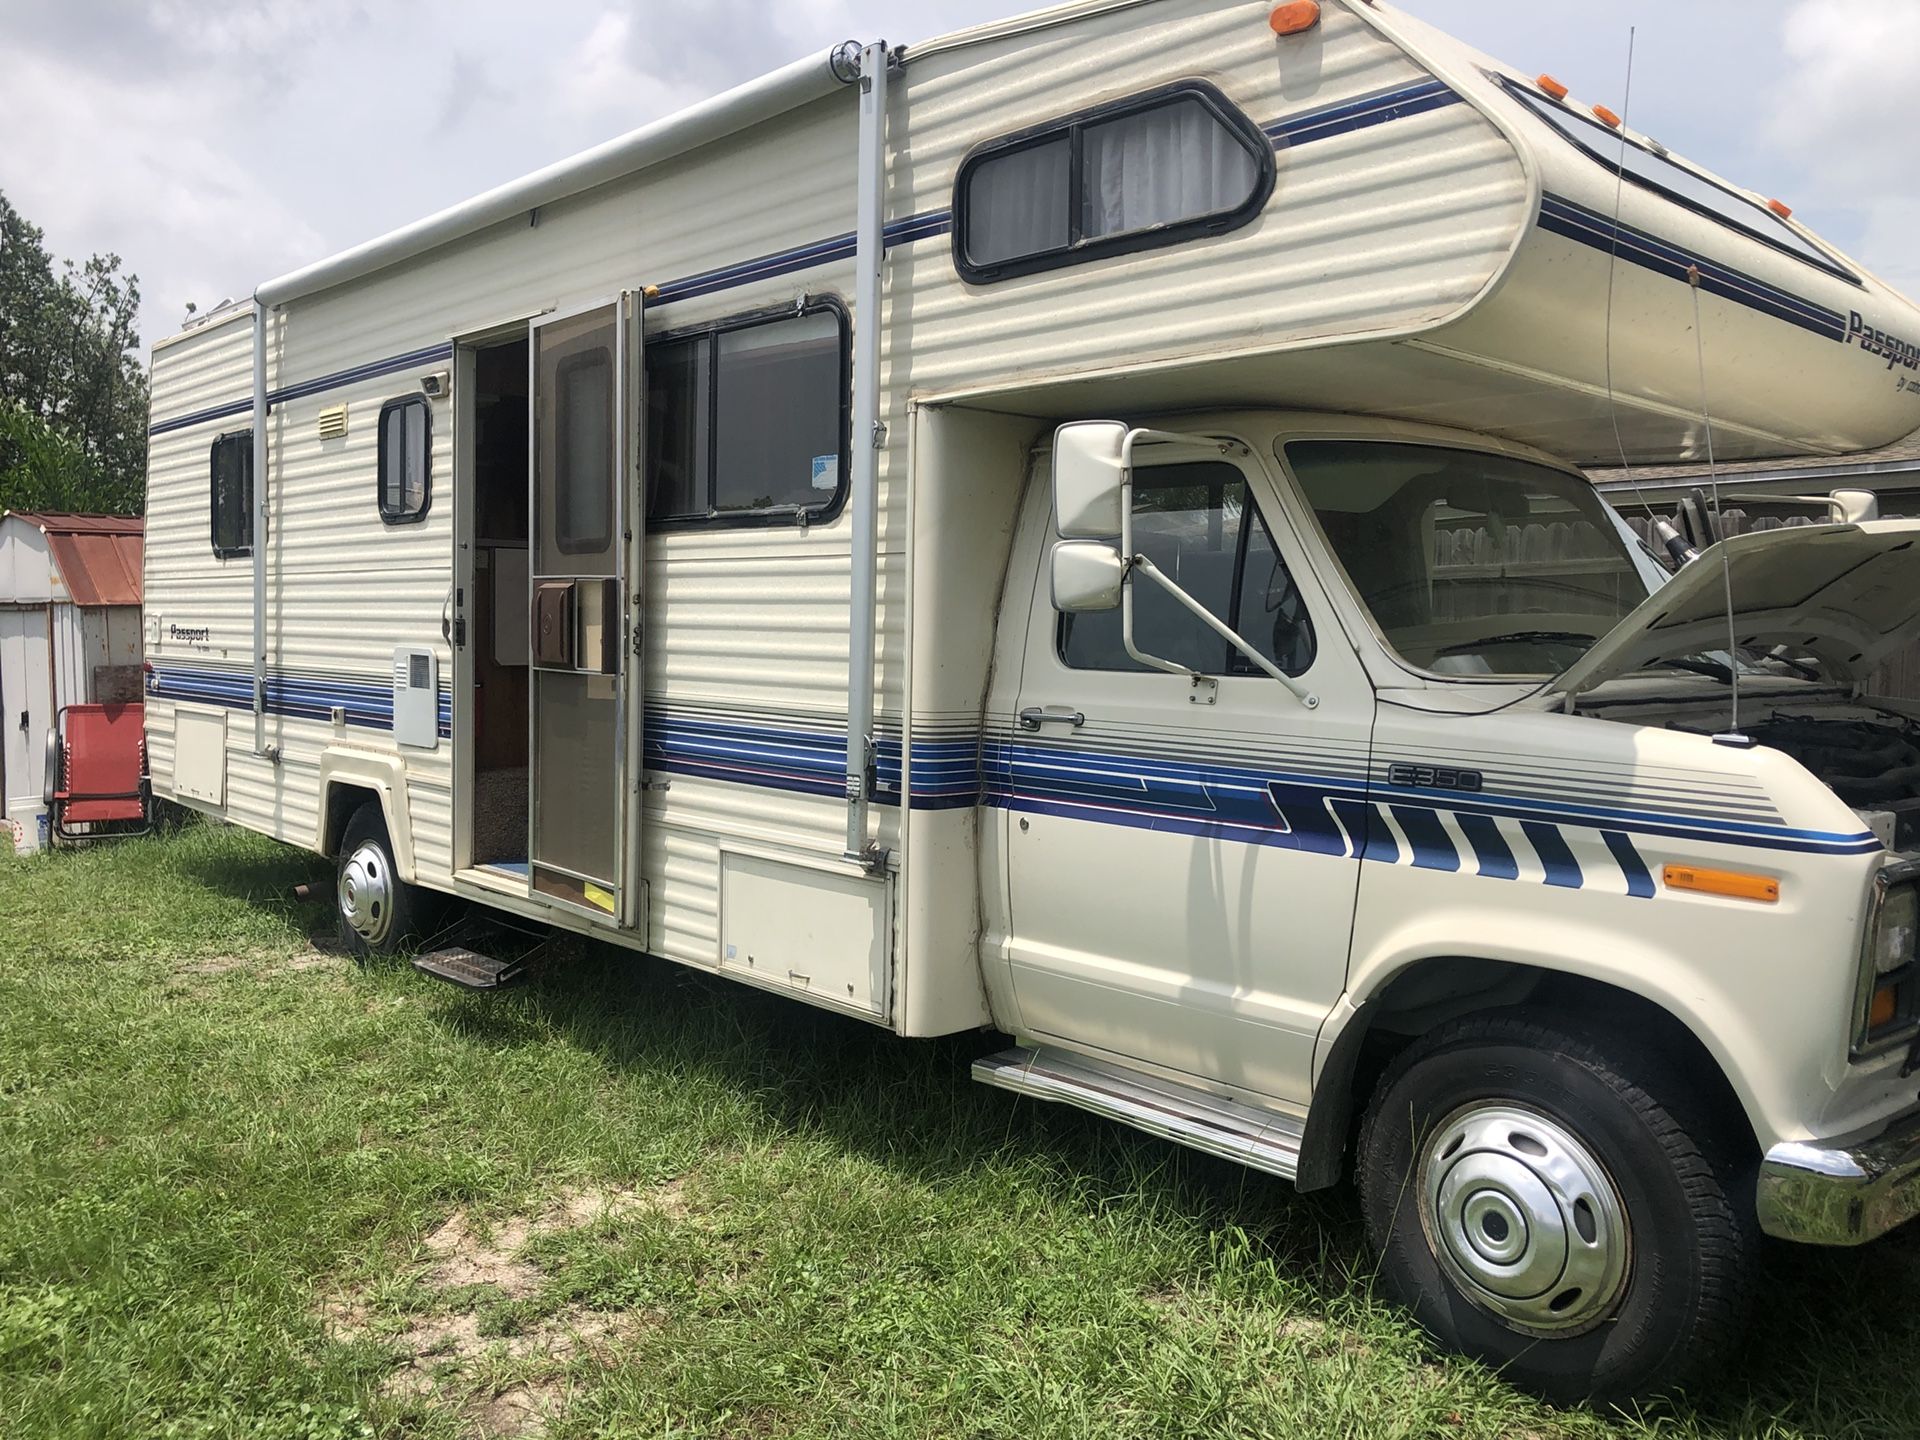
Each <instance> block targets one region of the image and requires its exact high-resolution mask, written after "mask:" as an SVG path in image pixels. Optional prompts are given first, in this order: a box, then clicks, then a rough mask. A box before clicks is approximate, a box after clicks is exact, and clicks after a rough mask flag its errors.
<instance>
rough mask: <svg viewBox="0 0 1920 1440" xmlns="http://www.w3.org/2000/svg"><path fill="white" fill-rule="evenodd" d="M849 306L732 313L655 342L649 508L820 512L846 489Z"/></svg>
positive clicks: (757, 517) (786, 514)
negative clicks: (736, 316) (844, 311)
mask: <svg viewBox="0 0 1920 1440" xmlns="http://www.w3.org/2000/svg"><path fill="white" fill-rule="evenodd" d="M848 393H849V392H848V375H847V347H846V325H845V322H844V319H843V318H842V315H841V313H840V311H839V310H838V309H837V308H834V307H828V306H824V305H823V306H819V307H816V308H814V309H811V310H808V311H806V312H805V313H802V314H798V315H796V314H794V313H793V312H792V311H786V312H783V313H782V314H781V315H779V316H778V317H750V318H747V319H743V320H739V321H730V322H723V323H722V324H720V325H718V326H715V327H713V328H711V329H708V330H703V331H699V332H696V333H694V334H690V335H689V334H682V335H676V336H668V337H665V338H663V339H661V340H658V341H655V342H653V343H652V344H650V345H648V347H647V476H648V484H649V487H650V492H649V505H648V515H649V517H650V518H651V519H652V520H655V521H664V522H674V521H693V520H712V521H721V522H732V523H743V524H744V523H754V522H767V521H776V522H777V521H791V520H793V519H794V518H796V517H799V516H805V517H807V518H808V519H820V518H823V517H825V516H827V515H830V514H832V513H833V512H835V511H837V510H838V508H839V506H840V502H841V500H842V499H843V497H844V495H845V493H846V468H847V463H846V462H847V456H846V434H847V403H848Z"/></svg>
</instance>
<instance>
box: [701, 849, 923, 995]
mask: <svg viewBox="0 0 1920 1440" xmlns="http://www.w3.org/2000/svg"><path fill="white" fill-rule="evenodd" d="M892 935H893V881H892V878H891V877H890V876H886V875H880V876H870V875H855V874H852V873H850V872H848V871H844V870H830V869H826V868H824V867H817V866H813V865H803V864H797V863H795V862H793V861H791V860H776V859H771V858H769V857H766V856H762V855H753V854H744V853H741V852H738V851H722V852H721V855H720V969H721V970H722V971H723V972H724V973H726V974H728V975H732V976H734V977H735V978H737V979H741V980H750V981H753V982H754V983H756V984H760V985H764V986H766V987H767V988H769V989H772V990H784V991H787V992H789V993H792V994H795V995H798V996H800V997H801V998H803V999H807V1000H811V1001H813V1002H814V1003H815V1004H819V1005H827V1006H830V1007H832V1008H833V1009H836V1010H849V1011H852V1012H853V1013H854V1014H856V1015H860V1016H863V1017H864V1018H866V1019H869V1020H883V1021H884V1020H886V1019H887V1018H888V1016H889V1014H890V1013H891V1002H892V955H893V946H892V944H891V940H892Z"/></svg>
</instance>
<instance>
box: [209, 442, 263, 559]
mask: <svg viewBox="0 0 1920 1440" xmlns="http://www.w3.org/2000/svg"><path fill="white" fill-rule="evenodd" d="M211 468H212V472H213V473H212V482H211V485H210V490H211V495H212V502H211V503H212V511H213V553H214V554H215V555H221V556H233V555H246V554H250V553H251V552H252V550H253V431H251V430H237V431H235V432H234V433H233V434H231V435H222V436H221V437H220V438H219V439H218V440H216V441H214V442H213V456H212V466H211Z"/></svg>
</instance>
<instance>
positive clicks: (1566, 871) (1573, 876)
mask: <svg viewBox="0 0 1920 1440" xmlns="http://www.w3.org/2000/svg"><path fill="white" fill-rule="evenodd" d="M1520 829H1521V831H1522V832H1523V833H1524V834H1525V835H1526V837H1527V841H1528V843H1530V844H1531V845H1532V846H1533V850H1534V853H1535V854H1536V855H1538V856H1539V857H1540V863H1541V865H1542V866H1544V867H1545V869H1546V872H1547V884H1549V885H1559V886H1562V887H1564V888H1566V889H1568V890H1578V889H1579V888H1580V862H1579V861H1578V860H1576V859H1574V858H1573V851H1572V850H1571V849H1569V848H1568V846H1567V841H1566V837H1565V836H1564V835H1562V834H1561V833H1560V830H1559V827H1558V826H1554V825H1543V824H1541V823H1540V822H1539V821H1537V820H1522V821H1521V822H1520Z"/></svg>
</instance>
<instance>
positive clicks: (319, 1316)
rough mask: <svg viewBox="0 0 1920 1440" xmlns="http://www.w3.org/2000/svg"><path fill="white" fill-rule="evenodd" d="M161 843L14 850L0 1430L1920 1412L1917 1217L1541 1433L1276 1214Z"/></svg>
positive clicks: (819, 1018) (1813, 1417)
mask: <svg viewBox="0 0 1920 1440" xmlns="http://www.w3.org/2000/svg"><path fill="white" fill-rule="evenodd" d="M326 876H327V870H326V867H325V865H324V864H323V863H322V862H318V861H314V860H311V859H309V858H307V857H304V856H302V855H299V854H297V853H294V852H291V851H287V850H283V849H280V848H278V847H276V846H273V845H271V844H268V843H266V842H264V841H261V840H258V839H255V838H252V837H249V836H246V835H242V834H240V833H237V832H233V831H227V830H221V829H215V828H211V827H205V826H199V825H194V826H189V827H188V828H186V829H184V830H182V831H180V832H179V833H177V834H174V835H172V836H169V837H166V838H163V839H156V840H149V841H141V842H132V843H127V844H122V845H119V846H117V847H114V848H105V849H100V850H97V851H94V852H90V853H82V854H74V855H58V856H53V857H49V858H42V859H37V860H33V861H0V1436H4V1437H6V1440H28V1437H42V1436H46V1437H60V1440H78V1437H88V1436H101V1437H115V1440H122V1437H136V1436H137V1437H148V1436H157V1437H199V1436H247V1437H314V1440H320V1437H347V1436H423V1437H451V1436H457V1435H489V1434H493V1435H534V1434H544V1435H547V1436H551V1437H567V1436H582V1437H584V1436H595V1437H598V1436H613V1435H633V1436H658V1435H665V1434H672V1435H736V1436H743V1437H746V1436H751V1437H773V1436H787V1435H796V1436H799V1435H805V1436H846V1435H859V1436H892V1435H898V1436H921V1435H936V1436H953V1437H958V1440H986V1437H1002V1436H1004V1437H1008V1440H1055V1437H1064V1436H1076V1435H1086V1436H1101V1437H1110V1436H1163V1435H1194V1436H1198V1435H1209V1436H1211V1435H1220V1436H1248V1437H1253V1436H1267V1435H1303V1436H1304V1435H1312V1436H1329V1435H1366V1436H1421V1435H1444V1436H1505V1435H1529V1436H1537V1437H1550V1436H1551V1437H1560V1436H1602V1435H1605V1436H1614V1435H1621V1436H1627V1435H1649V1436H1651V1435H1658V1436H1681V1437H1684V1436H1731V1435H1741V1436H1748V1435H1751V1436H1762V1435H1765V1436H1814V1435H1820V1436H1847V1437H1857V1436H1868V1435H1912V1434H1916V1433H1920V1344H1917V1343H1916V1342H1920V1239H1917V1238H1916V1237H1913V1236H1907V1237H1896V1238H1895V1239H1893V1240H1891V1241H1889V1242H1885V1243H1882V1244H1881V1245H1879V1246H1876V1247H1872V1248H1870V1249H1868V1250H1866V1251H1864V1252H1860V1253H1851V1254H1816V1253H1801V1252H1794V1251H1791V1250H1786V1249H1782V1250H1780V1251H1778V1252H1777V1253H1774V1254H1772V1255H1771V1256H1770V1257H1769V1259H1768V1262H1767V1273H1766V1285H1765V1289H1764V1292H1763V1295H1764V1298H1763V1304H1762V1309H1761V1314H1760V1317H1759V1324H1758V1327H1757V1329H1756V1331H1755V1333H1754V1337H1753V1341H1752V1343H1751V1344H1750V1345H1749V1346H1748V1347H1747V1348H1746V1349H1745V1351H1744V1352H1743V1355H1742V1358H1741V1360H1740V1363H1739V1365H1738V1367H1737V1368H1736V1369H1734V1370H1731V1371H1730V1372H1729V1373H1727V1374H1726V1375H1725V1376H1724V1377H1722V1379H1721V1380H1720V1382H1719V1383H1718V1384H1717V1385H1716V1386H1715V1387H1714V1388H1713V1389H1712V1390H1711V1391H1710V1392H1705V1393H1701V1394H1698V1395H1695V1396H1693V1397H1691V1398H1690V1399H1689V1400H1687V1401H1675V1402H1671V1403H1667V1404H1663V1405H1662V1406H1661V1407H1659V1408H1658V1410H1656V1411H1653V1412H1649V1413H1648V1414H1646V1415H1643V1416H1639V1417H1634V1418H1631V1419H1619V1418H1614V1419H1602V1418H1600V1417H1597V1416H1594V1415H1591V1414H1584V1413H1577V1412H1575V1413H1556V1412H1554V1411H1551V1410H1548V1409H1546V1408H1544V1407H1542V1406H1540V1405H1537V1404H1535V1403H1533V1402H1532V1401H1529V1400H1527V1399H1525V1398H1524V1397H1522V1396H1519V1395H1517V1394H1515V1393H1514V1392H1512V1391H1511V1390H1509V1389H1507V1388H1506V1387H1505V1386H1503V1385H1502V1384H1501V1383H1500V1381H1499V1380H1498V1378H1497V1377H1495V1376H1494V1375H1492V1374H1490V1373H1488V1372H1486V1371H1485V1370H1482V1369H1480V1368H1478V1367H1476V1366H1474V1365H1471V1364H1468V1363H1465V1362H1462V1361H1457V1360H1451V1359H1446V1358H1442V1357H1439V1356H1437V1355H1435V1354H1434V1353H1433V1351H1432V1350H1431V1348H1430V1347H1429V1346H1428V1345H1427V1344H1426V1343H1425V1341H1424V1340H1423V1339H1422V1337H1421V1336H1420V1335H1419V1334H1418V1332H1416V1331H1415V1330H1414V1329H1413V1328H1412V1327H1411V1326H1410V1325H1408V1324H1407V1323H1406V1322H1405V1321H1404V1320H1402V1319H1401V1318H1400V1317H1399V1316H1398V1315H1397V1314H1396V1313H1395V1312H1393V1311H1392V1310H1391V1309H1390V1308H1388V1307H1386V1306H1385V1305H1383V1304H1380V1303H1377V1302H1376V1301H1375V1300H1374V1298H1373V1297H1372V1295H1371V1293H1370V1287H1369V1276H1368V1269H1367V1266H1366V1263H1365V1261H1364V1259H1363V1258H1362V1255H1361V1247H1360V1239H1359V1230H1358V1226H1357V1225H1356V1224H1355V1222H1354V1220H1353V1216H1352V1212H1351V1202H1350V1198H1349V1197H1348V1196H1347V1195H1346V1194H1344V1193H1340V1194H1336V1195H1334V1196H1331V1197H1325V1198H1313V1199H1307V1198H1302V1197H1298V1196H1295V1195H1293V1194H1292V1193H1291V1192H1290V1191H1289V1190H1287V1189H1286V1187H1284V1186H1281V1185H1279V1184H1276V1183H1272V1182H1270V1181H1268V1180H1265V1179H1263V1178H1261V1177H1259V1176H1256V1175H1253V1174H1250V1173H1248V1172H1244V1171H1241V1170H1238V1169H1236V1168H1234V1167H1232V1166H1229V1165H1226V1164H1223V1163H1216V1162H1214V1161H1211V1160H1207V1159H1203V1158H1200V1157H1196V1156H1193V1155H1189V1154H1186V1153H1184V1152H1182V1151H1180V1150H1177V1149H1175V1148H1173V1147H1171V1146H1169V1145H1166V1144H1163V1143H1160V1142H1158V1141H1155V1140H1151V1139H1147V1138H1145V1137H1140V1136H1135V1135H1132V1134H1129V1133H1127V1132H1125V1131H1123V1130H1121V1129H1119V1128H1117V1127H1115V1126H1113V1125H1110V1124H1106V1123H1104V1122H1101V1121H1098V1120H1094V1119H1092V1118H1089V1117H1086V1116H1082V1115H1079V1114H1077V1113H1074V1112H1071V1111H1067V1110H1063V1109H1060V1108H1057V1107H1048V1106H1042V1105H1038V1104H1034V1103H1032V1102H1028V1101H1022V1100H1016V1099H1014V1098H1013V1097H1011V1096H1008V1095H1006V1094H1004V1093H1001V1092H998V1091H992V1090H987V1089H985V1088H983V1087H979V1086H975V1085H973V1084H972V1083H971V1082H970V1081H969V1080H968V1078H967V1063H968V1061H969V1060H971V1059H972V1058H973V1057H974V1056H975V1055H977V1054H980V1053H982V1052H983V1051H984V1050H985V1049H986V1048H987V1047H988V1046H989V1044H990V1043H991V1040H990V1038H989V1037H981V1036H963V1037H959V1038H956V1039H952V1040H946V1041H940V1042H933V1043H929V1042H914V1041H902V1040H897V1039H893V1038H890V1037H889V1036H887V1035H885V1034H883V1033H880V1032H877V1031H874V1030H872V1029H870V1028H868V1027H865V1026H861V1025H858V1024H856V1023H853V1022H851V1021H844V1020H841V1019H838V1018H835V1017H832V1016H827V1015H824V1014H821V1013H818V1012H814V1011H810V1010H808V1009H806V1008H804V1007H802V1006H800V1005H797V1004H793V1003H789V1002H786V1001H782V1000H778V999H775V998H772V997H770V996H764V995H760V994H758V993H755V992H753V991H750V990H745V989H741V988H738V987H734V986H730V985H727V984H724V983H722V982H719V981H713V980H709V979H707V978H705V977H702V976H698V975H695V974H692V973H690V972H687V971H684V970H681V969H679V968H677V967H673V966H669V965H666V964H662V963H657V962H653V961H648V960H642V959H639V958H637V957H632V956H628V955H624V954H621V953H618V952H615V951H611V950H608V949H604V948H600V947H592V946H584V945H583V946H579V947H576V948H573V949H569V950H566V951H564V952H563V953H562V954H561V955H560V956H559V957H558V958H557V960H556V962H555V963H554V964H552V965H551V966H549V967H548V968H547V969H546V970H545V971H544V973H543V974H542V975H541V977H540V979H539V980H538V982H537V983H536V984H534V985H532V986H530V987H528V988H525V989H522V990H519V991H515V992H509V993H507V994H505V995H502V996H498V997H485V996H468V995H464V994H462V993H460V992H458V991H455V990H453V989H450V988H448V987H445V986H441V985H438V984H435V983H434V982H432V981H428V980H426V979H423V978H421V977H420V976H418V975H416V974H415V973H414V972H413V971H412V970H411V969H409V968H407V967H406V966H405V965H404V964H402V963H398V962H395V963H392V964H384V965H379V966H375V967H373V968H371V969H369V970H366V971H361V970H357V969H355V967H353V966H352V965H351V964H349V963H347V962H345V961H343V960H341V959H339V958H337V957H334V956H331V955H328V954H326V953H324V952H323V951H316V950H315V949H314V948H313V946H312V945H311V944H310V943H309V940H308V935H309V932H311V931H313V930H316V929H319V928H321V927H323V926H324V924H325V907H324V906H323V905H320V904H311V905H305V906H302V905H298V904H296V903H295V902H294V901H293V900H292V898H291V895H290V889H291V886H292V885H293V884H294V883H295V882H296V881H298V880H301V879H322V880H324V879H325V878H326Z"/></svg>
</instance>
